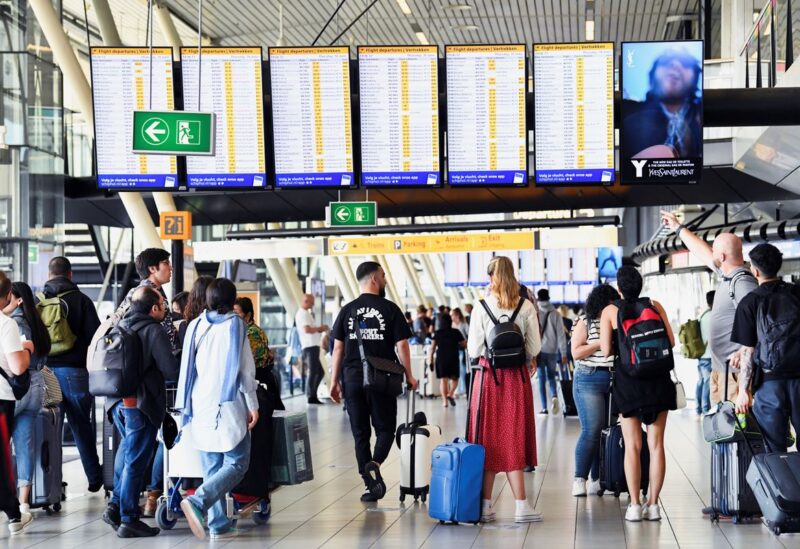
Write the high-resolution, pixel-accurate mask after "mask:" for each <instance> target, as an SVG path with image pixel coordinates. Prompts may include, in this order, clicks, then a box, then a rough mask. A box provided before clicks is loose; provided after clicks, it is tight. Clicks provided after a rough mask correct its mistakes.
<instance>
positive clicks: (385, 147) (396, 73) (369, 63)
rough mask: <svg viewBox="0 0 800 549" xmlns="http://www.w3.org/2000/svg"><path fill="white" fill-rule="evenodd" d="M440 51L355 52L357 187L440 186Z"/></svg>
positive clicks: (426, 48)
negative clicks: (358, 114)
mask: <svg viewBox="0 0 800 549" xmlns="http://www.w3.org/2000/svg"><path fill="white" fill-rule="evenodd" d="M438 60H439V48H438V47H436V46H399V47H373V46H360V47H359V48H358V74H359V89H360V94H359V98H360V110H361V183H362V185H364V186H374V187H396V186H428V187H432V186H436V185H439V184H440V178H441V171H440V155H439V76H438Z"/></svg>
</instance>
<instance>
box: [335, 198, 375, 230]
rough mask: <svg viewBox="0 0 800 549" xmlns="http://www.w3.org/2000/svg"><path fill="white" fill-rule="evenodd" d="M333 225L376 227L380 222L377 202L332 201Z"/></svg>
mask: <svg viewBox="0 0 800 549" xmlns="http://www.w3.org/2000/svg"><path fill="white" fill-rule="evenodd" d="M329 207H330V220H331V227H374V226H375V225H377V224H378V204H377V202H331V203H330V206H329Z"/></svg>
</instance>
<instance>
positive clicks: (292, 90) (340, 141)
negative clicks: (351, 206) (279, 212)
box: [269, 47, 355, 188]
mask: <svg viewBox="0 0 800 549" xmlns="http://www.w3.org/2000/svg"><path fill="white" fill-rule="evenodd" d="M269 67H270V87H271V92H272V128H273V131H274V134H275V184H276V186H278V187H338V188H341V187H352V186H354V185H355V181H354V177H353V137H352V129H351V113H350V110H351V109H350V48H348V47H325V48H270V49H269Z"/></svg>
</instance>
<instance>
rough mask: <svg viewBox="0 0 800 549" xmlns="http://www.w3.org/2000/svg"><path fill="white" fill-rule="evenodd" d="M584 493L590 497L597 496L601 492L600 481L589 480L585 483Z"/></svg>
mask: <svg viewBox="0 0 800 549" xmlns="http://www.w3.org/2000/svg"><path fill="white" fill-rule="evenodd" d="M586 484H587V486H586V493H588V494H590V495H592V496H599V495H600V492H602V491H603V487H602V486H600V479H597V480H590V481H589V482H587V483H586Z"/></svg>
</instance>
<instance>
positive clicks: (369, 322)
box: [331, 261, 417, 502]
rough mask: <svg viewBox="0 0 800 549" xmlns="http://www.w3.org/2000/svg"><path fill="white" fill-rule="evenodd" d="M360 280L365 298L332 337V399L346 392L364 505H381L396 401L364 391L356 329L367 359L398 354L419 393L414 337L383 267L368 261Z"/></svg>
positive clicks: (345, 313)
mask: <svg viewBox="0 0 800 549" xmlns="http://www.w3.org/2000/svg"><path fill="white" fill-rule="evenodd" d="M356 278H357V279H358V283H359V285H360V286H361V295H360V296H359V297H358V298H357V299H356V300H355V301H352V302H350V303H348V304H347V305H345V306H344V307H343V308H342V310H341V312H340V313H339V316H338V317H337V318H336V322H335V323H334V325H333V330H332V331H331V334H332V335H333V337H334V339H335V343H334V346H333V367H332V368H331V399H332V400H333V401H334V402H336V403H338V402H341V399H342V386H344V398H345V403H346V404H347V412H348V414H349V416H350V429H351V430H352V432H353V438H354V439H355V450H356V460H357V461H358V472H359V473H360V474H361V476H362V478H363V479H364V484H365V485H366V490H365V491H364V494H363V495H362V496H361V501H367V502H369V501H377V500H379V499H381V498H382V497H383V496H384V494H385V493H386V484H384V482H383V478H382V477H381V473H380V465H381V463H383V462H384V461H385V460H386V458H387V457H388V456H389V451H390V450H391V449H392V444H393V443H394V433H395V429H396V427H397V399H395V398H389V397H386V396H385V395H380V394H373V393H372V391H371V390H370V389H369V388H365V387H364V372H363V366H362V364H361V354H360V352H359V348H358V339H357V336H356V332H355V329H356V326H359V325H360V328H361V338H362V341H363V343H364V354H365V355H366V356H368V357H379V358H385V359H388V360H393V361H397V357H398V354H399V356H400V362H401V363H402V365H403V368H405V371H406V381H407V383H408V385H409V387H410V388H411V390H415V389H416V388H417V380H416V379H414V376H413V375H412V374H411V352H410V350H409V346H408V338H409V337H411V332H410V331H409V329H408V324H406V320H405V317H404V315H403V311H401V310H400V308H399V307H398V306H397V305H395V304H394V303H392V302H391V301H389V300H388V299H386V298H385V297H384V296H385V295H386V273H385V272H384V270H383V268H382V267H381V266H380V264H378V263H375V262H374V261H367V262H364V263H362V264H361V265H359V266H358V269H357V270H356ZM356 319H358V320H356ZM370 419H372V427H373V428H374V429H375V438H376V441H375V449H374V451H373V450H371V449H370V437H371V435H372V431H371V428H370Z"/></svg>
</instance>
